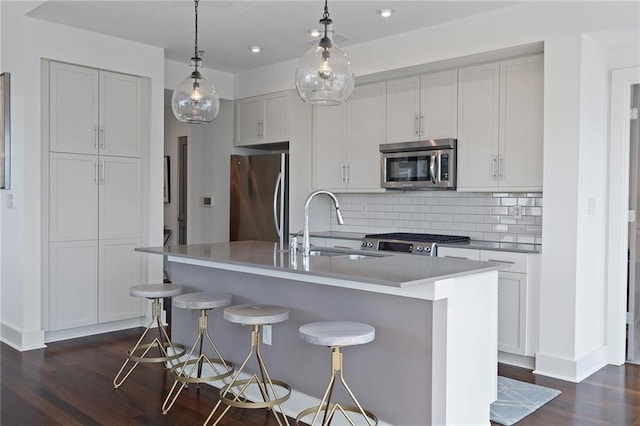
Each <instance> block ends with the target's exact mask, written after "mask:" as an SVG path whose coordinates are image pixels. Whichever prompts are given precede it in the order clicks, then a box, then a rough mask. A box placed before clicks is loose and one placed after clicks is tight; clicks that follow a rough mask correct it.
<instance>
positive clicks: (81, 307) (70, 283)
mask: <svg viewBox="0 0 640 426" xmlns="http://www.w3.org/2000/svg"><path fill="white" fill-rule="evenodd" d="M49 265H50V266H49V330H50V331H55V330H64V329H67V328H74V327H83V326H87V325H93V324H96V322H97V321H98V241H97V240H93V241H71V242H69V241H65V242H56V243H51V244H49Z"/></svg>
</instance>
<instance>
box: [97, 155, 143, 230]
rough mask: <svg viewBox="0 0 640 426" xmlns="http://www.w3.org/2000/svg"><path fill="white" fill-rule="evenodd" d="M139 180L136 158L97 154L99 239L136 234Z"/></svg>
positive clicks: (139, 215) (139, 225)
mask: <svg viewBox="0 0 640 426" xmlns="http://www.w3.org/2000/svg"><path fill="white" fill-rule="evenodd" d="M141 180H142V173H141V170H140V159H138V158H126V157H106V156H100V203H99V205H100V213H99V215H98V216H99V219H100V220H99V223H100V227H99V228H100V233H99V238H100V239H113V238H139V237H140V234H141V229H142V182H141Z"/></svg>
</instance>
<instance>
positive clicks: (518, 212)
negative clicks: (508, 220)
mask: <svg viewBox="0 0 640 426" xmlns="http://www.w3.org/2000/svg"><path fill="white" fill-rule="evenodd" d="M513 217H514V218H516V219H522V206H513Z"/></svg>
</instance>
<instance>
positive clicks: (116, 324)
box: [44, 317, 149, 343]
mask: <svg viewBox="0 0 640 426" xmlns="http://www.w3.org/2000/svg"><path fill="white" fill-rule="evenodd" d="M148 323H149V321H148V318H147V317H139V318H132V319H127V320H121V321H113V322H108V323H104V324H95V325H88V326H86V327H77V328H70V329H67V330H56V331H47V332H45V333H44V341H45V342H46V343H50V342H58V341H60V340H67V339H75V338H77V337H86V336H92V335H94V334H102V333H109V332H111V331H118V330H126V329H128V328H134V327H146V326H147V324H148Z"/></svg>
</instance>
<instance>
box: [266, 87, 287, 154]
mask: <svg viewBox="0 0 640 426" xmlns="http://www.w3.org/2000/svg"><path fill="white" fill-rule="evenodd" d="M287 104H288V102H287V93H286V92H285V93H274V94H272V95H266V96H264V99H263V102H262V108H263V111H262V117H261V120H262V123H261V125H260V126H261V129H260V136H261V139H262V141H261V142H262V143H271V142H285V141H288V140H289V124H288V123H289V120H288V115H289V109H288V106H287Z"/></svg>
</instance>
